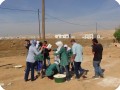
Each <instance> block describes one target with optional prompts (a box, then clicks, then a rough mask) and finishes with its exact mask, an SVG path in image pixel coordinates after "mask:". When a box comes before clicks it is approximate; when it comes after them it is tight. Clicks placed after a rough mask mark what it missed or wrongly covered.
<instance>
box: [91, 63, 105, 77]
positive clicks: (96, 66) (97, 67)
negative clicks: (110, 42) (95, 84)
mask: <svg viewBox="0 0 120 90" xmlns="http://www.w3.org/2000/svg"><path fill="white" fill-rule="evenodd" d="M100 63H101V61H93V67H94V70H95V76H102V75H103V71H102V69H101V67H100Z"/></svg>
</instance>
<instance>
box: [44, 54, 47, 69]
mask: <svg viewBox="0 0 120 90" xmlns="http://www.w3.org/2000/svg"><path fill="white" fill-rule="evenodd" d="M46 59H47V58H46V57H45V56H44V69H45V70H46V68H47V66H46Z"/></svg>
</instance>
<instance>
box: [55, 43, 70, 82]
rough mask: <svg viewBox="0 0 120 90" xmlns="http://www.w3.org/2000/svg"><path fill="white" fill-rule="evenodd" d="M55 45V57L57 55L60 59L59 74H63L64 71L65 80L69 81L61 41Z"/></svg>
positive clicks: (67, 61) (66, 61) (65, 57)
mask: <svg viewBox="0 0 120 90" xmlns="http://www.w3.org/2000/svg"><path fill="white" fill-rule="evenodd" d="M56 45H57V46H58V48H57V52H55V55H59V57H60V73H61V74H63V73H64V70H65V71H66V80H67V81H69V80H70V72H69V60H68V56H67V51H66V49H65V48H64V46H63V43H62V42H61V41H58V42H56Z"/></svg>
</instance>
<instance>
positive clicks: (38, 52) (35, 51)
mask: <svg viewBox="0 0 120 90" xmlns="http://www.w3.org/2000/svg"><path fill="white" fill-rule="evenodd" d="M33 50H34V53H35V55H38V54H40V53H41V52H42V48H41V49H40V51H38V50H37V49H36V48H34V49H33Z"/></svg>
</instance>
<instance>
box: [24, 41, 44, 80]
mask: <svg viewBox="0 0 120 90" xmlns="http://www.w3.org/2000/svg"><path fill="white" fill-rule="evenodd" d="M30 44H31V46H30V47H29V51H28V55H27V59H26V71H25V77H24V79H25V81H28V76H29V72H30V70H31V81H34V80H35V78H34V63H35V59H34V57H35V55H38V54H40V53H41V51H42V50H40V51H38V50H37V49H36V40H31V41H30Z"/></svg>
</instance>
